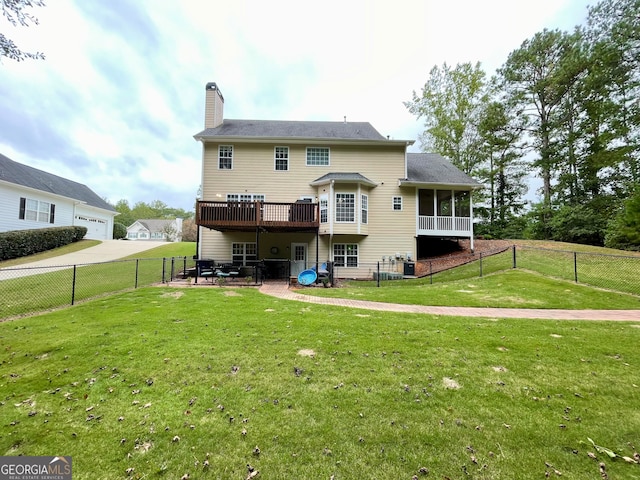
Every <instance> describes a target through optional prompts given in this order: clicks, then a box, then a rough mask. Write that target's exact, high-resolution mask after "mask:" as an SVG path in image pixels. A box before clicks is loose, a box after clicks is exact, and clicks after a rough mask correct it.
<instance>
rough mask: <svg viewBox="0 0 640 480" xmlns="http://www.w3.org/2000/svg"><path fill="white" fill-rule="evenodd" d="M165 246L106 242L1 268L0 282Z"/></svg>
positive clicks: (115, 258)
mask: <svg viewBox="0 0 640 480" xmlns="http://www.w3.org/2000/svg"><path fill="white" fill-rule="evenodd" d="M160 245H163V242H131V241H127V240H104V241H103V242H102V243H100V244H99V245H96V246H95V247H89V248H85V249H84V250H79V251H77V252H72V253H67V254H65V255H60V256H57V257H53V258H47V259H45V260H38V261H37V262H31V263H25V264H22V265H18V266H15V267H9V268H0V280H7V279H9V278H18V277H26V276H29V275H36V274H38V273H45V272H50V271H52V270H59V269H60V268H65V267H68V266H71V265H84V264H87V263H101V262H110V261H112V260H118V259H120V258H123V257H127V256H129V255H133V254H136V253H140V252H144V251H145V250H150V249H152V248H155V247H158V246H160Z"/></svg>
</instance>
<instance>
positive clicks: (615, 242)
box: [605, 186, 640, 250]
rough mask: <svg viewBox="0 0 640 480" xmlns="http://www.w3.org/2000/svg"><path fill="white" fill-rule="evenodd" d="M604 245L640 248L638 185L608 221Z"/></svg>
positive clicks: (628, 248) (639, 194)
mask: <svg viewBox="0 0 640 480" xmlns="http://www.w3.org/2000/svg"><path fill="white" fill-rule="evenodd" d="M605 245H606V246H607V247H610V248H620V249H624V250H640V186H639V187H637V188H636V190H635V192H634V193H633V195H631V196H630V197H629V198H628V199H627V200H626V201H625V203H624V206H623V208H622V209H621V210H620V211H619V212H618V214H617V215H616V217H615V218H614V220H613V221H612V222H610V223H609V226H608V229H607V234H606V236H605Z"/></svg>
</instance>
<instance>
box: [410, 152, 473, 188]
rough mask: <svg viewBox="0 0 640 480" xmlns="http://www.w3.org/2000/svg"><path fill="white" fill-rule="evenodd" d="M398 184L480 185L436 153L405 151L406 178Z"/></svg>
mask: <svg viewBox="0 0 640 480" xmlns="http://www.w3.org/2000/svg"><path fill="white" fill-rule="evenodd" d="M400 184H401V185H408V184H431V185H457V186H468V187H471V188H479V187H481V186H482V185H481V184H480V183H478V182H477V181H476V180H474V179H473V178H471V177H470V176H469V175H467V174H466V173H464V172H463V171H462V170H460V169H459V168H458V167H456V166H455V165H453V164H452V163H451V162H450V161H449V160H447V159H446V158H444V157H443V156H442V155H438V154H437V153H407V178H405V179H401V180H400Z"/></svg>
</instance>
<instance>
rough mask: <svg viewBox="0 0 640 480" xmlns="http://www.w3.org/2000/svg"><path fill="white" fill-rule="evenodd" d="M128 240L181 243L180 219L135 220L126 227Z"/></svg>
mask: <svg viewBox="0 0 640 480" xmlns="http://www.w3.org/2000/svg"><path fill="white" fill-rule="evenodd" d="M127 238H128V239H129V240H155V241H165V242H181V241H182V219H181V218H175V219H173V220H136V221H135V222H133V223H132V224H131V225H129V226H128V227H127Z"/></svg>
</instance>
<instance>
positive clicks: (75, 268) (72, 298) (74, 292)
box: [71, 265, 78, 305]
mask: <svg viewBox="0 0 640 480" xmlns="http://www.w3.org/2000/svg"><path fill="white" fill-rule="evenodd" d="M77 268H78V266H77V265H74V266H73V280H72V282H71V305H73V304H74V303H75V301H76V271H77Z"/></svg>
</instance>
